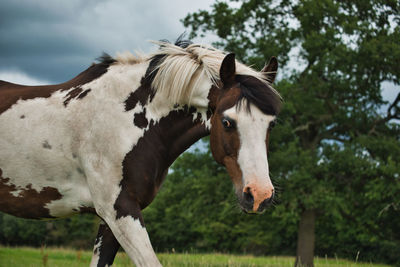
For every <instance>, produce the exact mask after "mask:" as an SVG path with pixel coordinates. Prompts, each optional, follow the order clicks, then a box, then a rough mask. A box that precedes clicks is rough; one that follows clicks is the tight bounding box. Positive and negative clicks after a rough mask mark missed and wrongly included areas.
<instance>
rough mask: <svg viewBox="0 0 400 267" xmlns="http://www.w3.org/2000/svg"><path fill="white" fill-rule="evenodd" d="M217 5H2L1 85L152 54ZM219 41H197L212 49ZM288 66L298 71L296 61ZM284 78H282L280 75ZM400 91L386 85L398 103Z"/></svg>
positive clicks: (62, 77)
mask: <svg viewBox="0 0 400 267" xmlns="http://www.w3.org/2000/svg"><path fill="white" fill-rule="evenodd" d="M213 2H214V0H201V1H188V0H68V1H66V0H1V1H0V36H1V37H0V80H7V81H11V82H14V83H21V84H27V85H35V84H54V83H60V82H64V81H67V80H70V79H71V78H73V77H75V76H76V75H77V74H79V73H80V72H81V71H83V70H85V69H86V68H88V67H89V66H90V64H91V63H92V62H94V60H95V59H96V58H97V57H99V56H100V55H101V54H102V52H107V53H109V54H110V55H115V54H116V53H117V52H125V51H131V52H134V51H143V52H150V51H152V50H154V49H156V47H155V46H154V45H153V44H151V43H150V42H149V41H150V40H161V39H168V40H171V41H174V40H175V39H176V38H177V37H178V36H179V35H180V34H182V33H183V32H184V31H185V28H184V27H183V24H182V23H181V22H180V20H181V19H183V18H184V17H185V16H186V15H187V14H188V13H193V12H196V11H198V10H199V9H206V10H210V6H211V5H212V3H213ZM213 40H215V36H212V35H208V36H207V37H206V38H205V39H202V40H194V41H196V42H200V43H206V44H210V43H211V42H212V41H213ZM291 58H292V60H291V61H290V62H289V67H290V66H292V67H293V68H294V69H297V68H298V67H299V63H298V62H297V59H296V57H295V56H293V57H291ZM278 78H279V76H278ZM399 90H400V88H399V86H395V85H394V84H392V83H384V84H383V92H382V94H383V97H384V99H385V100H388V101H393V100H394V98H395V97H396V95H397V93H398V92H399Z"/></svg>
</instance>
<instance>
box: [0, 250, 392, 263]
mask: <svg viewBox="0 0 400 267" xmlns="http://www.w3.org/2000/svg"><path fill="white" fill-rule="evenodd" d="M90 257H91V252H90V251H77V250H72V249H62V248H44V249H35V248H26V247H18V248H10V247H0V267H3V266H12V267H19V266H21V267H33V266H48V267H53V266H54V267H64V266H65V267H75V266H78V267H79V266H89V263H90ZM158 258H159V259H160V261H161V263H162V264H163V266H165V267H175V266H177V267H180V266H185V267H200V266H202V267H250V266H254V267H258V266H271V267H286V266H288V267H292V266H293V263H294V258H293V257H281V256H279V257H254V256H237V255H227V254H179V253H176V254H175V253H174V254H169V253H160V254H158ZM314 264H315V266H316V267H319V266H330V267H334V266H338V267H339V266H343V267H361V266H369V267H386V266H388V265H382V264H372V263H360V262H358V263H356V262H352V261H347V260H342V259H325V258H315V261H314ZM113 266H115V267H122V266H124V267H125V266H134V265H133V264H132V263H131V261H130V259H129V258H128V257H127V255H126V254H125V253H118V254H117V258H116V260H115V262H114V265H113Z"/></svg>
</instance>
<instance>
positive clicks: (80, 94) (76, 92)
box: [64, 86, 91, 107]
mask: <svg viewBox="0 0 400 267" xmlns="http://www.w3.org/2000/svg"><path fill="white" fill-rule="evenodd" d="M90 91H91V89H87V90H85V91H83V89H82V87H80V86H78V87H76V88H75V89H72V90H71V91H69V92H68V94H67V95H66V96H65V97H64V98H66V99H65V100H64V106H65V107H66V106H68V104H69V102H70V101H71V100H72V99H82V98H84V97H85V96H87V94H88V93H89V92H90Z"/></svg>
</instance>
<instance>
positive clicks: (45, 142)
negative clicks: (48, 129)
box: [42, 140, 51, 149]
mask: <svg viewBox="0 0 400 267" xmlns="http://www.w3.org/2000/svg"><path fill="white" fill-rule="evenodd" d="M42 146H43V148H46V149H51V145H50V144H49V141H47V140H45V141H44V142H43V144H42Z"/></svg>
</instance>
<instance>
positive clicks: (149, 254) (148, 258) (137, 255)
mask: <svg viewBox="0 0 400 267" xmlns="http://www.w3.org/2000/svg"><path fill="white" fill-rule="evenodd" d="M98 213H99V215H100V216H101V217H102V218H103V220H104V221H105V222H106V223H107V225H108V226H109V227H110V229H111V231H112V233H113V234H114V236H115V238H116V239H117V240H118V242H119V244H121V246H122V248H123V249H124V250H125V252H126V253H127V254H128V255H129V257H130V258H131V259H132V260H133V262H134V263H135V264H136V266H137V267H142V266H149V267H157V266H161V264H160V262H159V261H158V259H157V256H156V254H155V252H154V250H153V247H152V246H151V243H150V239H149V235H148V234H147V231H146V228H145V227H144V223H143V218H142V214H141V211H140V208H139V205H138V204H137V203H135V202H134V201H130V200H126V201H125V202H124V204H123V205H115V206H114V205H113V206H112V207H110V208H109V209H106V210H101V208H100V210H99V211H98ZM121 214H123V215H122V216H121Z"/></svg>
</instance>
